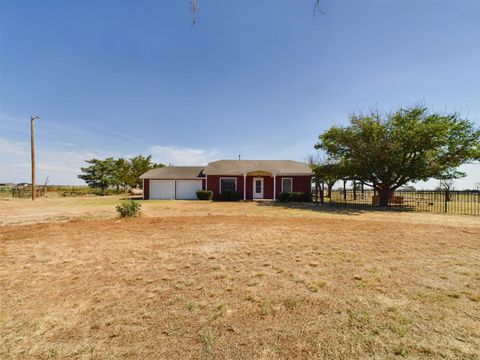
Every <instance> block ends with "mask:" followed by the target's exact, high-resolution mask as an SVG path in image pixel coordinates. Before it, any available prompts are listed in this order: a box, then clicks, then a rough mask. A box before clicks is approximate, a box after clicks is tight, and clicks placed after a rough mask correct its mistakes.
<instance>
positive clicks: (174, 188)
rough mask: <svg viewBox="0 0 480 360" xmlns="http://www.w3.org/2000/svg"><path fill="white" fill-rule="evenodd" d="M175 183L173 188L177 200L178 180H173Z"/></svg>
mask: <svg viewBox="0 0 480 360" xmlns="http://www.w3.org/2000/svg"><path fill="white" fill-rule="evenodd" d="M173 181H174V183H173V184H174V185H175V186H174V187H173V198H174V199H175V200H177V179H175V180H173Z"/></svg>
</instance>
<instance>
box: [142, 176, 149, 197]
mask: <svg viewBox="0 0 480 360" xmlns="http://www.w3.org/2000/svg"><path fill="white" fill-rule="evenodd" d="M149 198H150V180H149V179H144V180H143V200H147V199H149Z"/></svg>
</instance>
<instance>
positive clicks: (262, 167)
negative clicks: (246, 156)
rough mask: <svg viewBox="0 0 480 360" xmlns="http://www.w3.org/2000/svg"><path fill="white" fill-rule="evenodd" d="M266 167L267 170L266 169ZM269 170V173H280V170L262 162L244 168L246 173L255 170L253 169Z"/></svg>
mask: <svg viewBox="0 0 480 360" xmlns="http://www.w3.org/2000/svg"><path fill="white" fill-rule="evenodd" d="M265 169H266V170H265ZM255 170H256V171H267V172H269V173H272V174H276V173H278V170H277V169H274V168H272V167H271V166H268V165H265V164H263V163H261V162H258V163H256V164H255V165H253V166H250V167H249V168H247V169H245V170H243V172H244V173H247V174H248V173H249V172H253V171H255Z"/></svg>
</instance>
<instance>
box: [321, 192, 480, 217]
mask: <svg viewBox="0 0 480 360" xmlns="http://www.w3.org/2000/svg"><path fill="white" fill-rule="evenodd" d="M324 195H325V196H324V197H323V199H324V205H327V206H344V207H363V208H378V207H379V198H378V194H376V193H375V192H374V191H373V190H364V191H361V190H355V191H354V190H351V189H347V190H343V189H338V190H333V191H332V194H331V197H330V198H328V197H327V192H326V191H324ZM314 197H315V195H314ZM320 199H321V194H319V196H318V201H320ZM388 206H389V208H390V209H395V210H405V211H423V212H431V213H448V214H467V215H480V191H423V190H418V191H402V190H397V191H395V192H394V193H393V194H392V195H391V197H390V200H389V205H388Z"/></svg>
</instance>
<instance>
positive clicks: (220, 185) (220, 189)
mask: <svg viewBox="0 0 480 360" xmlns="http://www.w3.org/2000/svg"><path fill="white" fill-rule="evenodd" d="M222 179H225V180H227V179H234V180H235V191H237V178H236V177H233V176H229V177H226V176H225V177H221V178H220V179H219V180H218V192H219V193H220V194H221V193H222Z"/></svg>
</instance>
